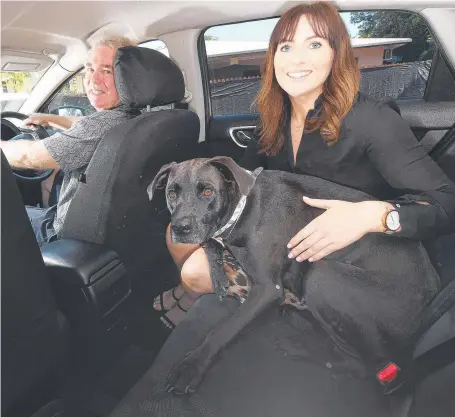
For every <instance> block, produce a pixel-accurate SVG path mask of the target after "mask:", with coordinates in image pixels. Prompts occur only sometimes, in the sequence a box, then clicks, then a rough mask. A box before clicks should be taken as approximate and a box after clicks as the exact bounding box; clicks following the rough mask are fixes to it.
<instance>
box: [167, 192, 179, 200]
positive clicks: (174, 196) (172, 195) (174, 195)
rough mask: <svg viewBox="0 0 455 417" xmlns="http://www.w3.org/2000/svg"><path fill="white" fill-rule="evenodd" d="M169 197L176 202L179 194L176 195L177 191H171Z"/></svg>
mask: <svg viewBox="0 0 455 417" xmlns="http://www.w3.org/2000/svg"><path fill="white" fill-rule="evenodd" d="M168 196H169V198H170V199H171V200H174V198H176V197H177V194H176V193H175V191H169V194H168Z"/></svg>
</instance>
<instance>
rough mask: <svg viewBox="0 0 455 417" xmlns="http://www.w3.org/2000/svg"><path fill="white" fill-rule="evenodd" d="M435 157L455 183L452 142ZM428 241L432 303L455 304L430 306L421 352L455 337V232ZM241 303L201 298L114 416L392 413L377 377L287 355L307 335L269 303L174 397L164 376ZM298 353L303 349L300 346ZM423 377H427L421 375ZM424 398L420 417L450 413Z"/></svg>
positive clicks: (453, 379) (385, 415) (301, 416)
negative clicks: (290, 343) (196, 382)
mask: <svg viewBox="0 0 455 417" xmlns="http://www.w3.org/2000/svg"><path fill="white" fill-rule="evenodd" d="M450 134H452V135H454V134H455V130H454V129H452V132H451V133H450ZM432 156H433V157H434V158H435V160H436V162H438V164H440V166H441V167H442V168H443V169H444V171H445V172H446V173H447V174H448V176H449V177H450V178H451V179H452V180H453V181H455V163H454V160H455V142H454V143H453V144H452V145H451V146H450V147H445V149H443V150H442V151H441V150H438V149H436V150H435V151H434V152H433V155H432ZM426 246H427V248H428V251H429V254H430V257H431V259H432V261H433V262H434V265H435V267H436V269H437V271H438V273H439V274H440V276H441V282H442V285H443V287H444V289H443V291H442V292H441V293H440V294H439V295H438V297H437V298H436V299H435V305H438V306H439V307H440V306H441V305H443V304H444V302H447V300H448V299H451V300H452V308H451V309H450V310H449V311H446V312H445V314H441V310H438V309H436V310H435V309H433V308H432V306H430V308H429V309H428V311H429V315H428V322H431V321H436V319H438V320H437V321H436V323H435V325H434V326H433V327H432V329H431V330H430V331H429V332H427V333H426V334H425V335H424V337H422V339H421V340H420V343H419V344H418V346H417V348H416V354H418V355H420V354H422V353H424V352H425V351H426V350H428V349H431V348H432V347H433V346H435V345H438V344H439V343H442V342H443V341H444V340H447V339H450V338H453V337H455V306H453V304H454V301H453V300H454V299H455V257H454V256H453V255H454V254H453V248H454V247H455V233H453V234H450V235H447V236H442V237H440V238H438V239H435V240H433V241H431V242H426ZM445 305H446V306H447V304H445ZM236 307H237V301H236V300H233V299H227V300H226V301H224V302H223V303H221V304H220V303H219V301H218V299H217V298H216V296H214V295H206V296H204V297H202V298H201V299H199V300H198V302H197V303H196V304H195V305H194V306H193V307H192V308H191V310H190V311H189V312H188V313H187V316H186V317H185V320H184V321H183V322H182V323H181V324H180V325H179V326H178V327H177V328H176V329H175V330H174V331H173V332H172V334H171V335H170V337H169V338H168V340H167V341H166V343H165V344H164V346H163V347H162V349H161V351H160V353H159V355H158V357H157V358H156V360H155V363H154V365H153V366H152V367H151V368H150V370H149V371H147V372H146V374H145V375H144V376H143V378H142V379H141V380H140V381H139V382H138V383H137V384H136V385H135V387H133V389H132V390H131V391H130V392H129V393H128V394H127V395H126V397H125V398H124V399H123V400H122V402H121V403H120V404H119V405H118V407H117V408H116V409H115V410H114V412H113V413H112V414H111V417H133V416H134V417H145V416H150V417H152V416H153V417H183V416H187V417H193V416H194V417H199V416H211V417H218V416H220V417H221V416H226V417H240V416H242V417H243V416H252V417H256V416H259V415H260V416H262V417H267V416H270V417H276V416H279V415H281V416H286V417H292V416H299V417H306V416H308V417H309V416H311V417H313V416H316V415H325V416H329V415H330V416H332V415H333V416H335V415H336V416H337V417H343V416H346V417H352V416H361V415H362V416H369V417H375V416H378V417H379V416H381V417H390V416H391V415H395V412H396V410H395V409H394V407H395V406H396V402H390V401H389V400H390V397H385V396H384V395H383V392H382V390H381V389H380V386H379V384H377V382H376V381H374V380H368V381H358V380H354V379H351V378H348V377H346V376H340V375H339V376H332V375H331V373H330V370H329V369H324V367H317V366H315V365H313V364H310V363H307V362H305V360H304V359H303V358H298V357H296V358H289V357H286V356H285V355H283V353H282V352H280V351H279V345H280V340H284V337H286V339H287V340H289V339H291V340H292V339H294V340H295V341H296V343H297V340H299V338H301V337H302V334H301V333H300V332H298V331H297V330H296V329H295V328H293V327H292V325H291V324H290V323H291V322H292V320H289V319H288V318H285V317H283V315H281V314H280V313H279V310H278V309H271V310H270V311H268V312H267V313H265V314H264V315H262V316H261V317H260V318H258V319H256V321H255V322H254V324H253V325H250V326H249V327H248V331H245V332H243V333H242V337H241V338H238V339H237V341H235V342H234V343H232V344H231V345H230V346H229V347H228V348H226V350H225V351H224V352H223V353H222V354H221V355H220V357H219V358H218V360H217V362H216V364H215V365H214V366H213V368H212V369H211V370H210V371H209V373H208V374H207V376H206V377H205V379H204V381H203V383H202V385H201V387H200V389H199V391H198V392H197V393H195V394H193V395H192V396H189V397H187V396H184V397H177V396H175V395H173V394H172V393H167V392H165V390H164V387H165V384H166V378H167V375H168V373H169V370H170V369H171V367H172V365H173V364H174V363H175V362H176V360H178V359H180V358H181V357H182V356H183V355H184V354H185V353H186V352H188V351H190V350H192V349H194V348H195V347H197V346H198V345H199V344H200V343H201V342H202V340H203V338H204V335H205V334H206V333H207V332H208V330H209V329H210V328H211V326H213V323H216V322H217V321H218V320H219V318H220V316H221V317H224V316H227V315H228V314H230V311H232V310H233V309H235V308H236ZM208 313H210V314H208ZM321 343H323V342H321ZM321 349H322V347H321ZM295 351H296V352H298V345H296V346H295ZM447 368H450V367H447ZM447 368H446V369H443V370H441V371H439V372H438V373H437V374H435V375H431V378H432V380H433V379H434V378H436V380H437V378H438V375H442V376H441V377H440V380H442V381H443V382H440V383H441V384H442V385H441V386H444V385H447V384H449V383H448V382H447V381H448V379H447V378H448V376H447ZM441 378H442V379H441ZM450 378H451V379H450V381H451V382H450V384H452V385H453V383H455V375H454V374H453V373H452V374H450ZM425 383H426V380H425V381H423V384H425ZM423 386H424V385H423ZM417 392H418V393H419V396H420V397H419V401H420V400H421V398H422V390H421V389H420V391H419V388H418V391H417ZM436 394H437V392H436ZM436 394H434V395H436ZM399 400H400V397H398V401H399ZM449 400H454V398H453V396H452V397H451V398H445V397H444V401H447V402H449ZM395 401H397V400H395ZM404 401H405V400H404V399H403V402H404ZM422 404H423V405H422ZM422 404H421V403H420V402H419V404H418V406H416V407H418V408H415V409H413V413H416V414H415V415H419V416H420V415H422V416H423V415H424V414H419V412H420V411H421V410H422V409H423V410H428V404H430V405H431V408H432V414H431V415H432V417H436V416H445V417H447V415H446V414H439V412H444V411H443V410H447V409H450V408H447V406H445V407H442V408H441V407H439V408H438V407H437V404H436V403H435V402H434V397H430V398H429V399H427V401H426V402H425V401H423V403H422ZM446 405H447V404H446ZM435 406H436V407H435ZM454 406H455V404H454V405H453V406H452V408H451V409H453V407H454ZM449 407H450V406H449ZM438 410H439V411H438ZM441 410H442V411H441Z"/></svg>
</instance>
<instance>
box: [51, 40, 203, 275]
mask: <svg viewBox="0 0 455 417" xmlns="http://www.w3.org/2000/svg"><path fill="white" fill-rule="evenodd" d="M114 73H115V83H116V87H117V90H118V92H119V96H120V100H121V102H122V103H124V104H126V105H128V106H129V107H131V108H144V107H146V106H147V105H149V106H151V107H154V106H163V105H166V104H170V103H177V102H179V101H181V100H182V99H183V97H184V93H185V85H184V80H183V75H182V72H181V71H180V69H179V68H178V67H177V65H176V64H174V62H172V61H171V60H170V59H169V58H167V57H166V56H164V55H163V54H161V53H160V52H157V51H154V50H150V49H146V48H141V47H126V48H120V49H119V50H118V52H117V55H116V57H115V64H114ZM198 138H199V118H198V116H197V115H196V114H195V113H193V112H191V111H189V110H184V109H171V110H160V111H152V112H145V113H144V114H142V115H141V116H138V117H135V118H134V119H132V120H130V121H128V122H125V123H122V124H120V125H118V126H116V127H114V128H113V129H111V130H110V131H109V132H108V133H107V134H106V135H105V137H104V138H103V139H102V140H101V142H100V144H99V145H98V148H97V149H96V151H95V153H94V155H93V157H92V159H91V161H90V163H89V165H88V167H87V170H86V172H85V176H84V178H83V179H82V181H81V182H80V184H79V187H78V189H77V191H76V194H75V196H74V198H73V200H72V202H71V205H70V207H69V210H68V214H67V217H66V219H65V224H64V225H63V229H62V231H61V235H60V237H61V238H69V239H77V240H83V241H86V242H92V243H99V244H103V245H105V246H107V247H109V248H111V249H114V250H115V251H116V252H117V253H118V255H119V257H120V259H121V260H122V262H123V263H124V265H125V267H126V269H127V271H128V273H129V275H130V277H132V278H137V277H138V276H141V275H143V276H147V275H148V276H150V271H151V269H152V266H153V264H154V263H155V262H156V261H158V260H159V259H160V258H161V259H162V257H163V256H166V253H167V250H166V245H165V239H164V233H165V226H166V224H167V223H168V221H169V215H168V211H167V209H166V207H165V202H164V199H162V200H161V201H160V202H159V203H158V205H157V202H153V203H150V202H149V200H148V196H147V192H146V189H147V186H148V185H149V184H150V183H151V182H152V180H153V178H154V176H155V174H156V173H157V172H158V170H159V169H160V167H161V166H162V165H164V164H167V163H169V162H172V161H176V162H181V161H184V160H187V159H192V158H194V157H196V156H197V152H198V146H197V144H198ZM157 201H158V200H157Z"/></svg>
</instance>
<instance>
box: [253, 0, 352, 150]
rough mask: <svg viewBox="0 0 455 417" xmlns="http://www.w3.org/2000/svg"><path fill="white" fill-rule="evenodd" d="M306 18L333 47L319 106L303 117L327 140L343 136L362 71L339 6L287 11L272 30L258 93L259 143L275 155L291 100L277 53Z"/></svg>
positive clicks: (300, 7) (302, 6)
mask: <svg viewBox="0 0 455 417" xmlns="http://www.w3.org/2000/svg"><path fill="white" fill-rule="evenodd" d="M303 15H304V16H305V17H306V18H307V19H308V22H309V23H310V25H311V27H312V28H313V30H314V32H315V34H316V35H317V36H319V37H321V38H323V39H327V41H328V42H329V44H330V46H331V48H332V49H333V51H334V60H333V64H332V70H331V72H330V75H329V76H328V78H327V80H326V81H325V83H324V86H323V93H322V99H323V107H322V110H321V112H320V113H319V114H318V115H317V116H315V117H313V118H311V119H310V120H307V121H306V122H305V132H312V131H315V130H317V129H320V132H321V135H322V137H323V138H324V140H325V141H326V142H327V143H328V144H333V143H335V142H336V141H337V140H338V138H339V136H340V126H341V122H342V121H343V119H344V117H345V116H346V115H347V113H348V112H349V110H350V109H351V107H352V105H353V104H354V101H355V99H356V96H357V93H358V90H359V83H360V72H359V68H358V65H357V61H356V59H355V57H354V50H353V48H352V46H351V41H350V37H349V34H348V31H347V29H346V26H345V24H344V22H343V20H342V19H341V17H340V14H339V13H338V10H337V9H336V7H335V6H333V5H332V4H330V3H327V2H318V3H312V4H300V5H298V6H295V7H293V8H292V9H290V10H288V11H287V12H286V13H284V14H283V15H282V16H281V18H280V20H279V21H278V23H277V25H276V26H275V29H274V30H273V32H272V36H271V39H270V45H269V48H268V50H267V53H266V56H265V63H264V68H263V72H262V87H261V89H260V91H259V93H258V96H257V98H256V102H257V105H258V109H259V113H260V128H259V136H260V149H261V151H263V152H265V153H267V154H269V155H276V154H277V153H278V152H280V151H281V149H282V148H283V144H284V129H283V127H284V126H285V124H286V118H287V117H288V115H287V111H286V107H287V106H289V105H290V100H289V98H288V95H287V93H286V92H285V91H284V90H283V89H282V88H281V87H280V85H279V84H278V81H277V79H276V77H275V71H274V64H273V61H274V56H275V53H276V50H277V48H278V45H279V44H280V43H281V42H285V41H289V40H292V39H293V38H294V35H295V32H296V30H297V25H298V23H299V20H300V18H301V17H302V16H303Z"/></svg>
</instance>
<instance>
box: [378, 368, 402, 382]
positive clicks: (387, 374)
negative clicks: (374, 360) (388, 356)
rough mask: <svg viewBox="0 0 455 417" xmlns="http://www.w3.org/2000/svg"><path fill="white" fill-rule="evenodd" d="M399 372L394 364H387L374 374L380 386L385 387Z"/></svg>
mask: <svg viewBox="0 0 455 417" xmlns="http://www.w3.org/2000/svg"><path fill="white" fill-rule="evenodd" d="M400 370H401V369H400V367H399V366H398V365H397V364H396V363H393V362H389V363H388V364H387V365H386V366H385V367H384V368H382V369H381V370H380V371H378V372H377V373H376V378H377V380H378V381H379V382H380V383H381V384H383V385H386V384H389V383H390V382H392V381H393V380H394V379H395V378H396V377H397V376H398V373H399V372H400Z"/></svg>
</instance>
